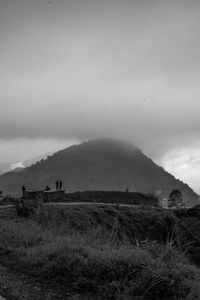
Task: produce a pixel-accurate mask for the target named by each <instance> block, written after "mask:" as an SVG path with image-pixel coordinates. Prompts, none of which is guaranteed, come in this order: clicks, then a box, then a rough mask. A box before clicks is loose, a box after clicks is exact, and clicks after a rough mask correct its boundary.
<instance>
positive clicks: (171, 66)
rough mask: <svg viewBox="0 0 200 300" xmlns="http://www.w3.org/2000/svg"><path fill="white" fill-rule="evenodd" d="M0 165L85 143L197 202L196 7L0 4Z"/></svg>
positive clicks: (199, 50) (199, 49) (194, 1)
mask: <svg viewBox="0 0 200 300" xmlns="http://www.w3.org/2000/svg"><path fill="white" fill-rule="evenodd" d="M0 43H1V50H0V66H1V68H0V82H1V84H0V162H4V161H11V162H16V161H21V160H24V159H28V158H31V157H33V156H36V155H39V154H41V153H45V152H52V151H56V150H58V149H61V148H64V147H66V146H69V145H71V144H74V143H78V142H81V141H84V140H88V139H91V138H99V137H114V138H119V139H124V140H128V141H130V142H132V143H134V144H136V145H137V146H138V147H140V148H141V149H142V150H143V152H144V153H145V154H147V155H148V156H150V157H152V159H153V160H154V161H155V162H157V163H158V164H160V165H162V166H163V167H164V168H165V169H166V170H167V171H169V172H171V173H172V174H174V175H175V176H176V177H177V178H180V179H181V180H183V181H184V182H187V183H188V184H190V185H191V187H192V188H194V189H195V191H197V192H199V193H200V184H199V182H198V178H199V173H200V121H199V111H200V84H199V79H200V1H199V0H167V1H166V0H123V1H122V0H121V1H119V0H101V1H100V0H98V1H96V0H50V1H49V0H47V1H46V0H34V1H33V0H32V1H31V0H1V1H0Z"/></svg>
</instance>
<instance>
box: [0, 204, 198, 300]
mask: <svg viewBox="0 0 200 300" xmlns="http://www.w3.org/2000/svg"><path fill="white" fill-rule="evenodd" d="M195 214H196V215H195ZM191 218H193V219H195V220H196V222H197V223H198V220H199V219H198V211H194V210H193V211H192V210H190V211H189V212H188V211H187V212H186V211H182V212H181V213H179V216H178V220H179V226H180V224H183V222H186V220H187V221H188V220H190V219H191ZM175 220H176V218H174V217H173V216H171V214H169V212H167V211H165V210H162V209H158V208H157V209H154V210H150V209H148V208H141V209H130V208H120V210H118V209H117V208H112V207H103V206H100V207H85V206H83V207H67V208H65V209H63V208H58V209H56V208H45V210H44V211H43V212H42V213H41V214H39V215H38V216H36V217H34V218H33V219H31V220H26V219H21V218H16V216H15V213H14V212H13V213H10V214H8V213H5V211H2V212H1V219H0V254H1V255H0V263H1V265H3V266H4V267H6V268H8V269H9V270H12V272H13V271H14V272H15V273H16V274H18V275H20V274H23V275H24V276H28V278H29V279H31V278H32V279H33V280H34V281H35V282H37V283H38V282H40V283H41V282H42V283H45V285H46V286H47V287H51V289H53V290H54V292H56V294H57V299H59V297H60V299H133V298H134V299H138V300H139V299H155V300H156V299H199V297H200V271H199V269H198V267H195V266H194V265H193V264H191V263H189V260H190V262H191V260H192V257H191V256H188V255H187V253H186V252H185V253H184V250H185V249H184V248H183V245H182V243H181V238H184V236H185V235H184V234H186V233H184V231H182V236H180V235H179V238H180V239H179V243H177V242H176V241H174V240H172V239H171V238H170V237H171V236H172V235H173V232H174V228H175V225H176V222H175ZM180 222H181V223H180ZM177 228H178V227H177ZM187 238H188V237H187ZM190 238H191V236H190ZM197 239H198V237H197ZM195 242H196V243H198V242H197V240H195ZM196 246H197V247H198V245H196ZM188 253H190V254H191V252H188ZM52 295H53V294H52ZM28 297H29V299H35V298H34V297H32V295H31V291H30V292H29V295H28V296H27V298H26V297H24V298H23V299H28ZM31 297H32V298H31ZM48 297H49V296H48ZM43 299H56V298H54V296H52V298H44V297H43Z"/></svg>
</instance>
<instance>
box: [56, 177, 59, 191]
mask: <svg viewBox="0 0 200 300" xmlns="http://www.w3.org/2000/svg"><path fill="white" fill-rule="evenodd" d="M58 187H59V181H58V179H57V180H56V190H58Z"/></svg>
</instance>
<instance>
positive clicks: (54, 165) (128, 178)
mask: <svg viewBox="0 0 200 300" xmlns="http://www.w3.org/2000/svg"><path fill="white" fill-rule="evenodd" d="M57 178H58V179H62V181H63V185H64V187H65V188H66V190H67V191H68V192H73V191H83V190H113V191H116V190H118V191H124V190H125V189H127V188H128V189H129V191H137V192H154V191H161V195H162V196H163V197H167V196H168V195H169V193H170V192H171V191H172V190H173V189H179V190H181V191H182V193H183V195H184V198H185V199H186V200H187V202H188V205H193V204H195V203H198V196H197V195H196V194H195V193H194V192H193V190H192V189H191V188H190V187H189V186H188V185H187V184H184V183H183V182H181V181H179V180H177V179H176V178H175V177H174V176H172V175H171V174H169V173H168V172H166V171H165V170H164V169H163V168H161V167H159V166H158V165H156V164H155V163H154V162H153V161H152V160H151V159H150V158H149V157H147V156H146V155H145V154H144V153H143V152H142V151H141V150H140V149H138V148H137V147H135V146H133V145H131V144H128V143H125V142H121V141H116V140H111V139H98V140H91V141H88V142H84V143H82V144H80V145H73V146H71V147H69V148H66V149H64V150H61V151H58V152H56V153H55V154H53V155H52V156H48V157H47V159H44V160H41V161H40V162H37V163H35V164H33V165H32V166H30V167H27V168H25V169H24V170H22V171H20V172H17V173H11V172H9V173H6V174H3V175H2V176H0V187H1V188H2V189H3V190H4V192H5V193H10V194H11V193H20V192H21V185H22V184H24V185H25V186H26V187H27V188H38V189H41V188H44V187H45V186H46V185H49V186H50V187H54V186H55V180H56V179H57Z"/></svg>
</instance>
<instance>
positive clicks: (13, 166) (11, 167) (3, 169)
mask: <svg viewBox="0 0 200 300" xmlns="http://www.w3.org/2000/svg"><path fill="white" fill-rule="evenodd" d="M51 154H52V153H44V154H41V155H37V156H35V157H33V158H30V159H26V160H24V161H17V162H12V163H11V162H1V163H0V175H2V174H4V173H7V172H11V171H13V172H20V171H21V170H23V169H24V168H26V167H29V166H31V165H32V164H35V163H36V162H37V161H39V160H41V159H45V158H47V156H48V155H51Z"/></svg>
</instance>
